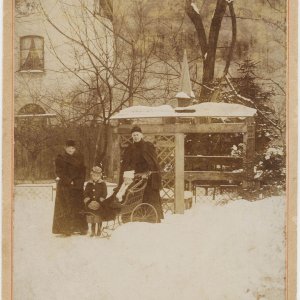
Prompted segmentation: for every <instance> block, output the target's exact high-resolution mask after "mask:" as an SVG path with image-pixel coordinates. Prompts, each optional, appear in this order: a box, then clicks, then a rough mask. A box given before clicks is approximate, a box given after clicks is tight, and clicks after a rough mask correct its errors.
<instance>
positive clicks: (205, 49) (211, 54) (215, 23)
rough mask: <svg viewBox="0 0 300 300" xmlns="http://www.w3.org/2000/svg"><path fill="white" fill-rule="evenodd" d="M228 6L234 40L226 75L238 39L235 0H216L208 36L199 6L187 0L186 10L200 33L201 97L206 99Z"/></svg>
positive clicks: (226, 65) (212, 77)
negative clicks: (201, 60) (201, 62)
mask: <svg viewBox="0 0 300 300" xmlns="http://www.w3.org/2000/svg"><path fill="white" fill-rule="evenodd" d="M227 6H228V7H229V12H230V16H231V19H232V41H231V46H230V48H229V53H228V57H227V60H226V64H225V68H224V76H225V75H226V74H227V72H228V69H229V65H230V62H231V60H232V55H233V49H234V45H235V41H236V16H235V12H234V6H233V1H232V0H217V1H216V6H215V9H214V13H213V17H212V20H211V24H210V29H209V34H208V36H207V33H206V30H205V27H204V24H203V19H202V16H201V14H200V11H199V9H198V8H197V6H196V4H195V3H194V2H193V1H192V0H186V6H185V11H186V13H187V15H188V16H189V18H190V20H191V21H192V23H193V24H194V26H195V29H196V31H197V34H198V40H199V45H200V49H201V53H202V59H203V75H202V84H203V86H204V88H202V90H201V98H202V99H206V100H207V98H208V95H209V93H210V89H209V87H211V84H212V82H213V80H214V75H215V63H216V50H217V45H218V40H219V33H220V30H221V25H222V20H223V18H224V15H225V12H226V9H227ZM224 76H223V77H224ZM205 87H206V88H205Z"/></svg>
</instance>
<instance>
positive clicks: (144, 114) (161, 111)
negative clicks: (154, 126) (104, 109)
mask: <svg viewBox="0 0 300 300" xmlns="http://www.w3.org/2000/svg"><path fill="white" fill-rule="evenodd" d="M173 115H174V109H173V108H172V106H170V105H161V106H142V105H136V106H130V107H127V108H125V109H122V110H121V111H120V112H118V113H117V114H116V115H114V116H113V117H112V119H135V118H160V117H169V116H173Z"/></svg>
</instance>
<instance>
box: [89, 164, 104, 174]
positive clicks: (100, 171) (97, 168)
mask: <svg viewBox="0 0 300 300" xmlns="http://www.w3.org/2000/svg"><path fill="white" fill-rule="evenodd" d="M101 173H102V169H101V168H100V167H98V166H95V167H93V168H92V171H91V174H101Z"/></svg>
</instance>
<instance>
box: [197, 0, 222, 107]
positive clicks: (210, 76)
mask: <svg viewBox="0 0 300 300" xmlns="http://www.w3.org/2000/svg"><path fill="white" fill-rule="evenodd" d="M226 7H227V2H226V1H225V0H218V1H217V5H216V9H215V12H214V16H213V18H212V21H211V25H210V31H209V37H208V49H207V56H206V58H205V59H204V63H203V76H202V84H203V85H206V86H208V87H211V85H212V83H213V80H214V72H215V63H216V51H217V45H218V39H219V32H220V29H221V24H222V20H223V17H224V14H225V11H226ZM209 92H210V91H209V90H208V89H206V88H202V90H201V94H200V99H201V101H208V100H209V98H210V97H209Z"/></svg>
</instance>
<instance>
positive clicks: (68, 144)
mask: <svg viewBox="0 0 300 300" xmlns="http://www.w3.org/2000/svg"><path fill="white" fill-rule="evenodd" d="M66 146H67V147H75V146H76V142H75V141H74V140H67V141H66Z"/></svg>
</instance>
